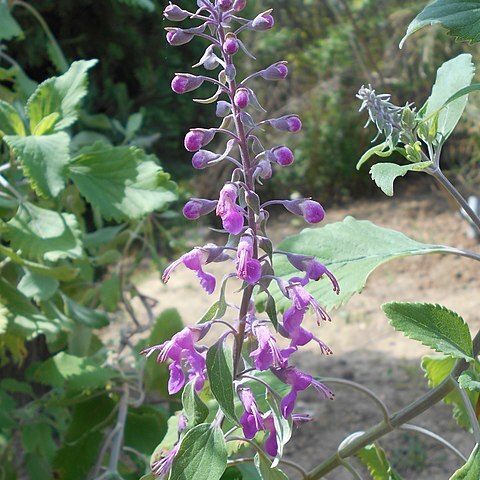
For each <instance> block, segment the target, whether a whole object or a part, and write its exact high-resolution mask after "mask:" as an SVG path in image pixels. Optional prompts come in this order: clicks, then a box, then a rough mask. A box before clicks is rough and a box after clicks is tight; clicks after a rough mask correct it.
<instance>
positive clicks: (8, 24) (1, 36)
mask: <svg viewBox="0 0 480 480" xmlns="http://www.w3.org/2000/svg"><path fill="white" fill-rule="evenodd" d="M15 37H17V38H18V37H23V32H22V29H21V28H20V25H19V24H18V23H17V21H16V20H15V19H14V18H13V17H12V15H11V14H10V9H9V8H8V3H6V2H3V1H0V40H11V39H12V38H15Z"/></svg>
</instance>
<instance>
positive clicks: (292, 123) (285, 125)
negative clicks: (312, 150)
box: [268, 115, 302, 133]
mask: <svg viewBox="0 0 480 480" xmlns="http://www.w3.org/2000/svg"><path fill="white" fill-rule="evenodd" d="M268 123H269V124H270V125H271V126H272V127H273V128H276V129H277V130H282V131H284V132H291V133H296V132H299V131H300V130H301V129H302V122H301V120H300V118H299V117H298V115H285V116H284V117H280V118H273V119H272V120H268Z"/></svg>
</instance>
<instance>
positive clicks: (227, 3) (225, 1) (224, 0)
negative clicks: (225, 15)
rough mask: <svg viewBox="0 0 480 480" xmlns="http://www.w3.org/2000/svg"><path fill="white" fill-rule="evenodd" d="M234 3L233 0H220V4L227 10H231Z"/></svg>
mask: <svg viewBox="0 0 480 480" xmlns="http://www.w3.org/2000/svg"><path fill="white" fill-rule="evenodd" d="M232 5H233V0H218V6H219V7H220V8H221V9H222V10H223V11H224V12H225V11H227V10H230V9H231V8H232Z"/></svg>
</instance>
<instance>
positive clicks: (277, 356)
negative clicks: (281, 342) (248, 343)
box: [250, 324, 292, 371]
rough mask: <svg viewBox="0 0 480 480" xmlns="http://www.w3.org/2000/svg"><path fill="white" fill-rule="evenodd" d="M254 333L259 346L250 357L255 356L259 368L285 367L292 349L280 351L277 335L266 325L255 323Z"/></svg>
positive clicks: (256, 365) (254, 359)
mask: <svg viewBox="0 0 480 480" xmlns="http://www.w3.org/2000/svg"><path fill="white" fill-rule="evenodd" d="M252 333H253V334H254V335H255V337H256V338H257V341H258V348H257V349H256V350H254V351H253V352H252V353H251V354H250V357H252V358H253V361H254V362H255V368H256V369H257V370H260V371H263V370H267V369H269V368H270V367H271V366H274V367H283V366H286V365H287V361H288V356H289V355H290V353H292V351H291V350H290V349H287V350H283V351H280V349H279V348H278V346H277V341H276V340H275V337H274V336H273V335H272V334H271V333H270V330H269V329H268V328H267V327H266V326H265V325H261V324H260V325H257V326H255V325H254V326H253V327H252Z"/></svg>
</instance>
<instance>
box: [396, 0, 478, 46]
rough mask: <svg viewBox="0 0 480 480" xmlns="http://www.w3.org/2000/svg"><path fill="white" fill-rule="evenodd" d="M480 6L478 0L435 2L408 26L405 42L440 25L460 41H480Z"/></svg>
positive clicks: (444, 0) (440, 0) (443, 0)
mask: <svg viewBox="0 0 480 480" xmlns="http://www.w3.org/2000/svg"><path fill="white" fill-rule="evenodd" d="M479 22H480V4H479V2H478V1H477V0H435V1H433V2H431V3H429V4H428V5H427V6H426V7H425V8H424V9H423V10H422V12H421V13H420V14H419V15H417V17H415V19H414V20H413V21H412V23H410V25H409V26H408V30H407V33H406V35H405V37H404V38H403V40H402V42H401V44H400V46H402V45H403V44H404V42H405V40H406V39H407V38H408V37H409V36H410V35H412V34H413V33H415V32H416V31H418V30H420V29H421V28H423V27H426V26H428V25H434V24H440V25H442V26H443V27H445V28H446V29H447V30H448V34H449V35H452V36H454V37H456V38H457V39H458V40H463V41H469V42H478V41H480V27H479V26H478V24H479Z"/></svg>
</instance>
